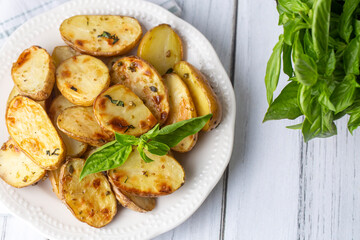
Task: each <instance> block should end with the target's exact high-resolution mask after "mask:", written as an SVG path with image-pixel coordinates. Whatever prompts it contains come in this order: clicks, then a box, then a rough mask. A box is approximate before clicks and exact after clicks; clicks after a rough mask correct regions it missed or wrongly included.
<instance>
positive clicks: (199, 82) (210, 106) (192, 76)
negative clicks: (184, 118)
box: [174, 61, 222, 131]
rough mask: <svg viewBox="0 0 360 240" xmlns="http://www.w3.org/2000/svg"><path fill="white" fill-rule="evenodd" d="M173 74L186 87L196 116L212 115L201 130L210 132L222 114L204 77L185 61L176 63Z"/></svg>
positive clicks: (217, 101) (216, 99)
mask: <svg viewBox="0 0 360 240" xmlns="http://www.w3.org/2000/svg"><path fill="white" fill-rule="evenodd" d="M174 72H175V73H177V74H178V75H179V76H180V77H181V79H182V80H183V81H184V83H185V84H186V86H187V87H188V89H189V91H190V94H191V97H192V99H193V101H194V104H195V107H196V111H197V115H198V116H204V115H207V114H209V113H212V114H213V116H212V118H211V119H210V120H209V122H208V123H207V124H206V125H205V126H204V128H203V129H202V130H203V131H210V130H211V129H213V128H215V127H216V126H217V125H219V123H220V121H221V114H222V112H221V105H220V102H219V100H218V98H217V96H216V94H215V93H214V91H213V90H212V88H211V86H210V84H209V82H208V81H207V80H206V78H205V77H204V75H202V74H201V72H200V71H199V70H197V69H196V68H195V67H194V66H192V65H191V64H190V63H188V62H185V61H181V62H178V63H177V64H176V65H175V67H174Z"/></svg>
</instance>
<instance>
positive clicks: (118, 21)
mask: <svg viewBox="0 0 360 240" xmlns="http://www.w3.org/2000/svg"><path fill="white" fill-rule="evenodd" d="M60 34H61V37H62V39H63V40H64V41H65V43H66V44H68V45H69V46H71V47H72V48H74V49H76V50H77V51H79V52H82V53H86V54H90V55H93V56H115V55H121V54H125V53H127V52H129V51H130V50H131V49H133V48H134V47H135V46H136V44H137V43H138V42H139V40H140V38H141V35H142V29H141V26H140V24H139V22H138V21H137V20H136V19H135V18H132V17H125V16H115V15H102V16H99V15H78V16H73V17H70V18H68V19H65V20H64V21H63V22H62V24H61V26H60Z"/></svg>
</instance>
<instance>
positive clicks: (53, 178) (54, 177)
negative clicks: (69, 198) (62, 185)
mask: <svg viewBox="0 0 360 240" xmlns="http://www.w3.org/2000/svg"><path fill="white" fill-rule="evenodd" d="M60 170H61V168H58V169H56V170H52V171H49V172H48V177H49V180H50V183H51V187H52V190H53V192H54V193H55V194H56V196H57V197H58V198H59V199H60V200H62V197H61V194H60V191H59V176H60Z"/></svg>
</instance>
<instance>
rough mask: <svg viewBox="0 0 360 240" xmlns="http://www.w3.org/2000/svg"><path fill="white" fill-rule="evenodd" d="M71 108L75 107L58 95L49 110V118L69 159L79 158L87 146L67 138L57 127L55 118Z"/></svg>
mask: <svg viewBox="0 0 360 240" xmlns="http://www.w3.org/2000/svg"><path fill="white" fill-rule="evenodd" d="M73 106H75V105H74V104H72V103H71V102H69V101H68V100H67V99H66V98H65V97H64V96H63V95H59V96H57V97H56V98H55V99H54V100H53V102H52V103H51V106H50V108H49V117H50V119H51V121H52V122H53V124H54V126H55V128H56V130H58V132H59V135H60V137H61V138H62V140H63V141H64V143H65V145H66V155H67V156H70V157H80V156H81V155H82V154H84V152H85V151H86V149H87V144H86V143H83V142H79V141H77V140H75V139H73V138H71V137H69V136H68V135H66V134H65V133H63V132H62V131H60V130H59V128H58V126H57V118H58V116H59V115H60V114H61V113H62V111H64V110H65V109H66V108H69V107H73Z"/></svg>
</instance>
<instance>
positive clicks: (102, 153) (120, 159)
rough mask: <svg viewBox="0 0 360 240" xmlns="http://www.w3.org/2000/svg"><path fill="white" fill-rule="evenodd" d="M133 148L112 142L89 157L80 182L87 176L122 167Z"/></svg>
mask: <svg viewBox="0 0 360 240" xmlns="http://www.w3.org/2000/svg"><path fill="white" fill-rule="evenodd" d="M131 151H132V146H131V145H129V146H124V145H121V144H120V143H118V142H117V141H112V142H110V143H107V144H105V145H104V146H102V147H100V148H99V149H98V150H97V151H95V152H94V153H93V154H91V155H90V157H88V159H87V160H86V162H85V165H84V167H83V169H82V171H81V174H80V181H81V180H82V179H83V178H84V177H85V176H87V175H89V174H92V173H97V172H102V171H107V170H110V169H113V168H117V167H119V166H121V165H122V164H123V163H124V162H125V161H126V160H127V158H128V157H129V155H130V153H131Z"/></svg>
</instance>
